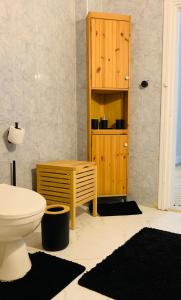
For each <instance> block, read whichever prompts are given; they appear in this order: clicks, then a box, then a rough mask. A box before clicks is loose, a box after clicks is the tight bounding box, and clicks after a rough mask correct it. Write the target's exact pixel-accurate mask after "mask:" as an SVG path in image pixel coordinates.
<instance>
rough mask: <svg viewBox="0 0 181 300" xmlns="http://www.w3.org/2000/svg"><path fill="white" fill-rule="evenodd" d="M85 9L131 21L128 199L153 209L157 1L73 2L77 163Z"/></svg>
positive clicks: (82, 131)
mask: <svg viewBox="0 0 181 300" xmlns="http://www.w3.org/2000/svg"><path fill="white" fill-rule="evenodd" d="M87 11H104V12H114V13H121V14H128V15H131V17H132V59H131V112H130V123H131V124H130V143H129V144H130V145H129V153H130V159H129V170H128V173H129V174H128V177H129V198H130V199H135V200H136V201H138V202H139V203H143V204H146V205H153V203H155V202H156V201H157V193H158V164H159V130H160V101H161V65H162V31H163V28H162V27H163V0H159V1H153V0H132V1H126V0H114V1H113V0H97V1H92V0H87V1H84V0H77V1H76V36H77V38H76V55H77V86H76V92H77V108H78V109H77V115H78V157H79V159H84V158H86V142H85V141H86V128H85V126H86V58H85V50H86V49H85V16H86V14H87ZM142 80H149V86H148V88H146V89H140V88H139V84H140V82H141V81H142Z"/></svg>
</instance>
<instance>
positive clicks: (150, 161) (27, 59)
mask: <svg viewBox="0 0 181 300" xmlns="http://www.w3.org/2000/svg"><path fill="white" fill-rule="evenodd" d="M163 3H164V1H163V0H159V1H153V0H134V1H125V0H114V1H113V0H67V1H65V0H61V1H59V0H51V1H48V0H39V1H36V0H31V1H24V0H16V1H13V0H2V1H1V2H0V40H1V47H0V66H1V76H0V137H1V139H0V170H1V172H0V182H1V183H6V184H11V164H12V161H13V160H15V161H16V182H17V186H20V187H24V188H28V189H33V190H36V164H37V163H39V162H46V161H51V160H76V159H77V160H86V159H87V100H86V93H87V92H86V23H85V18H86V15H87V13H88V12H89V11H93V12H94V11H96V12H109V13H117V14H123V15H130V16H131V18H132V29H131V31H132V37H131V39H132V43H131V44H132V45H131V106H130V140H129V165H128V166H129V167H128V178H129V179H128V180H129V183H128V184H129V185H128V190H129V193H128V198H129V199H130V200H132V199H134V200H135V201H136V202H137V203H138V205H140V206H141V207H143V209H142V210H143V212H144V213H143V215H140V216H139V219H136V218H134V219H132V216H128V217H127V219H126V218H122V219H119V220H118V218H111V219H110V222H111V226H112V227H111V226H110V224H109V220H108V221H106V220H105V221H103V222H102V221H101V220H99V219H97V218H96V220H92V219H94V218H91V216H89V217H87V213H86V212H85V211H84V210H81V208H80V209H79V210H78V212H77V228H76V230H71V231H70V245H69V246H68V247H67V249H65V250H63V251H60V252H59V253H58V254H57V253H56V256H59V257H62V258H64V259H69V260H72V261H77V262H78V263H80V264H82V265H85V266H86V268H88V269H89V268H91V267H93V266H94V265H95V264H96V263H97V262H98V261H100V260H102V259H103V258H104V257H106V256H107V255H109V254H110V253H111V252H112V251H113V250H114V249H116V248H117V247H118V246H119V245H120V244H122V243H123V242H124V241H125V240H127V239H129V238H130V237H131V236H132V235H133V234H134V233H135V232H136V231H138V230H139V229H141V228H142V227H144V226H150V227H155V228H160V229H163V230H168V231H174V232H177V233H181V230H180V228H181V227H180V228H178V224H180V223H179V222H180V221H179V215H177V214H174V213H170V215H165V214H164V212H161V211H157V212H156V213H155V207H157V202H158V186H159V153H160V124H161V117H160V115H161V85H162V54H163V52H162V51H163V49H162V46H163V45H162V39H163V18H164V12H163ZM150 24H151V28H150ZM142 80H147V81H148V83H149V85H148V87H147V88H146V89H141V88H140V82H141V81H142ZM15 122H19V126H20V127H22V128H25V138H24V141H23V143H22V144H21V145H16V146H15V145H12V144H9V143H8V141H7V134H8V129H9V127H10V126H11V125H13V124H14V123H15ZM162 214H163V215H162ZM172 214H173V215H172ZM172 218H173V219H174V218H175V220H177V221H175V223H174V222H173V223H172ZM96 226H98V227H99V229H97V227H96ZM111 228H114V229H115V231H114V234H112V230H111ZM122 228H125V229H124V230H123V231H121V230H122ZM95 231H97V235H95ZM119 233H120V234H119ZM87 236H89V239H88V238H87ZM108 236H109V239H107V237H108ZM40 237H41V235H40V229H38V230H37V231H36V232H34V233H33V234H32V236H29V237H28V238H27V245H28V249H29V251H30V253H31V252H34V249H38V250H40V251H41V250H42V246H41V239H40ZM80 249H81V252H80ZM80 253H81V255H80ZM53 255H54V254H53ZM93 295H94V296H92V291H90V290H86V291H84V290H83V288H82V287H80V286H78V285H77V282H76V281H74V282H73V283H71V286H70V287H69V286H68V287H66V288H65V290H64V291H62V292H60V293H59V294H57V296H55V299H57V300H58V299H85V297H88V298H89V299H106V298H105V296H102V295H98V294H95V293H94V294H93Z"/></svg>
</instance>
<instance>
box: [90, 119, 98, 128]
mask: <svg viewBox="0 0 181 300" xmlns="http://www.w3.org/2000/svg"><path fill="white" fill-rule="evenodd" d="M91 128H92V129H98V128H99V120H98V119H91Z"/></svg>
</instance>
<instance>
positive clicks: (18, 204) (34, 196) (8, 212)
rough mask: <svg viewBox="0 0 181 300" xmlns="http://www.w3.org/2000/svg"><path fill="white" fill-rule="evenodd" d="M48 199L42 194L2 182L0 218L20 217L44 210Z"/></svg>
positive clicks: (0, 189) (0, 187)
mask: <svg viewBox="0 0 181 300" xmlns="http://www.w3.org/2000/svg"><path fill="white" fill-rule="evenodd" d="M45 207H46V201H45V199H44V197H43V196H41V195H40V194H38V193H36V192H34V191H32V190H29V189H25V188H21V187H16V186H12V185H8V184H0V218H18V217H28V216H33V215H36V214H38V213H40V212H42V211H44V209H45Z"/></svg>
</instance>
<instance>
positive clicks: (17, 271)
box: [0, 239, 31, 281]
mask: <svg viewBox="0 0 181 300" xmlns="http://www.w3.org/2000/svg"><path fill="white" fill-rule="evenodd" d="M30 269H31V261H30V258H29V254H28V251H27V248H26V244H25V242H24V240H23V239H19V240H16V241H11V242H0V281H13V280H16V279H20V278H22V277H24V276H25V275H26V273H27V272H28V271H29V270H30Z"/></svg>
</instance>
